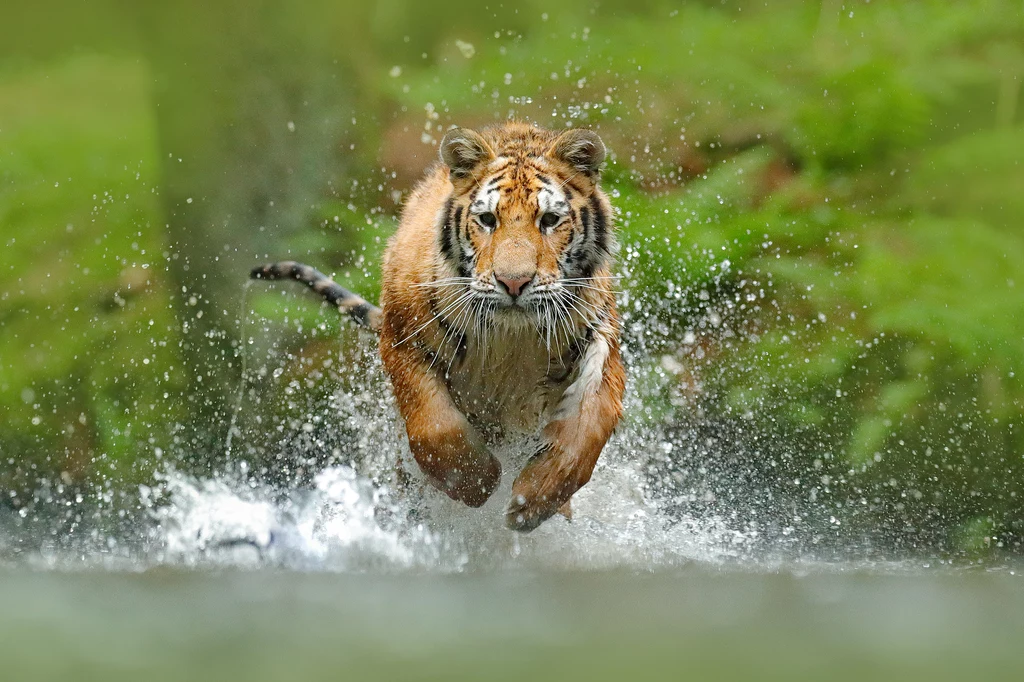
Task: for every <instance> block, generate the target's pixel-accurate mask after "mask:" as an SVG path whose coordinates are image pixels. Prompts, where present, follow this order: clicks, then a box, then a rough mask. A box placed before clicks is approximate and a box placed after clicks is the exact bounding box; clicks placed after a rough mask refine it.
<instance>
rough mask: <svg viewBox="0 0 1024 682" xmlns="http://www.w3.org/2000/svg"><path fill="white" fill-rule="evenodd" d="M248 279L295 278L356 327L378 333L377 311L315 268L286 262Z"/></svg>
mask: <svg viewBox="0 0 1024 682" xmlns="http://www.w3.org/2000/svg"><path fill="white" fill-rule="evenodd" d="M249 277H250V278H251V279H264V280H279V279H294V280H295V281H297V282H302V283H303V284H305V285H306V286H308V287H309V288H310V289H312V290H313V291H315V292H316V293H318V294H320V295H321V296H322V297H323V298H324V300H326V301H327V302H328V303H332V304H334V305H336V306H338V310H340V311H341V312H343V313H347V314H348V316H349V317H351V318H352V320H353V321H354V322H355V323H356V324H358V325H361V326H363V327H366V328H367V329H371V330H373V331H375V332H379V331H380V324H381V310H380V308H378V307H377V306H375V305H373V304H372V303H370V302H369V301H367V300H366V299H364V298H363V297H362V296H359V295H357V294H354V293H352V292H351V291H349V290H348V289H346V288H345V287H343V286H341V285H340V284H338V283H337V282H335V281H334V280H333V279H331V278H330V277H328V276H327V275H325V274H324V273H322V272H320V271H319V270H317V269H316V268H312V267H310V266H308V265H303V264H302V263H296V262H295V261H291V260H285V261H280V262H278V263H269V264H267V265H260V266H257V267H255V268H253V269H252V272H250V273H249Z"/></svg>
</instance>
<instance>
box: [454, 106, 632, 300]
mask: <svg viewBox="0 0 1024 682" xmlns="http://www.w3.org/2000/svg"><path fill="white" fill-rule="evenodd" d="M512 130H513V134H512V135H510V136H507V138H506V139H490V140H488V139H486V138H485V137H483V136H481V135H480V134H478V133H475V132H473V131H470V130H465V129H455V130H452V131H451V132H449V133H448V134H447V135H446V136H445V138H444V140H443V141H442V143H441V158H442V160H443V161H444V162H445V163H446V164H447V165H448V167H449V169H450V171H451V181H452V185H453V188H454V191H453V192H452V195H451V197H450V198H449V200H448V202H447V204H446V206H445V208H444V212H445V213H444V216H443V217H442V220H441V233H440V246H441V255H442V258H443V259H444V260H445V262H446V264H447V265H448V266H449V267H450V269H451V270H452V271H453V272H454V273H455V278H458V281H460V282H461V283H462V284H463V285H464V286H465V287H466V288H467V289H468V292H467V293H466V294H465V295H466V296H468V297H470V298H475V299H476V300H477V301H479V302H481V305H483V304H486V305H487V308H488V310H489V311H490V312H492V313H493V314H498V315H501V314H507V315H516V314H519V315H522V314H526V315H527V316H543V317H548V316H550V315H551V314H552V311H551V310H550V309H551V308H552V307H554V308H556V309H557V310H555V311H554V312H555V313H557V312H558V310H564V311H565V312H568V311H569V310H570V309H571V307H572V306H573V303H574V300H573V297H574V296H575V294H574V293H573V292H574V291H578V290H579V289H580V288H584V287H586V286H587V281H588V280H589V279H590V278H592V277H593V276H594V275H595V273H596V272H597V271H603V269H604V268H605V266H606V265H607V263H608V261H609V259H610V256H611V253H612V250H613V237H612V234H611V215H610V206H609V205H608V202H607V199H606V198H605V197H604V195H603V194H602V193H601V192H600V191H599V189H598V177H599V175H598V173H599V169H600V165H601V163H602V161H603V160H604V156H605V148H604V144H603V143H602V142H601V139H600V138H599V137H598V136H597V134H595V133H594V132H592V131H589V130H575V129H574V130H569V131H566V132H563V133H561V134H556V133H548V132H547V131H540V130H538V129H534V128H531V127H529V126H525V125H524V126H522V127H521V128H513V129H512ZM517 131H518V133H519V134H518V135H517V134H515V132H517ZM577 298H578V297H577Z"/></svg>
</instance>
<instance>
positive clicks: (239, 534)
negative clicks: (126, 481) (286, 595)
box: [144, 461, 756, 572]
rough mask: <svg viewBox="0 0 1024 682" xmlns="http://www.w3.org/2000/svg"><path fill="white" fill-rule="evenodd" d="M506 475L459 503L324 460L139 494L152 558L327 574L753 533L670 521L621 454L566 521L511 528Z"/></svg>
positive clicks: (569, 563)
mask: <svg viewBox="0 0 1024 682" xmlns="http://www.w3.org/2000/svg"><path fill="white" fill-rule="evenodd" d="M511 479H512V476H511V475H506V476H505V477H504V480H503V483H502V486H501V487H500V488H499V490H498V491H496V493H495V494H494V496H493V497H492V498H491V499H490V500H489V501H488V503H487V504H486V505H484V506H483V507H482V508H480V509H469V508H466V507H464V506H462V505H460V504H458V503H455V502H452V501H450V500H448V499H447V498H446V497H444V496H443V495H441V494H440V493H438V492H436V491H434V490H432V489H430V488H429V487H425V486H414V492H412V493H410V494H409V496H408V497H407V498H406V499H400V500H397V501H396V500H394V499H393V496H392V495H390V494H389V491H388V490H386V489H383V488H381V487H378V486H375V485H374V484H372V483H371V482H370V480H368V479H367V478H366V477H364V476H361V475H360V474H358V473H356V472H355V471H354V470H353V469H352V468H350V467H348V466H333V467H329V468H327V469H325V470H324V471H322V472H321V473H320V474H318V475H317V476H316V478H315V481H314V485H313V486H312V487H311V488H310V489H308V490H301V491H297V490H281V489H275V488H273V487H270V486H263V485H254V484H250V483H247V482H244V481H240V480H237V479H236V478H232V477H228V476H222V477H219V478H215V479H212V480H198V479H195V478H191V477H187V476H184V475H182V474H178V473H172V474H170V475H168V476H167V477H166V478H165V480H164V485H163V486H162V487H161V490H160V492H159V494H154V492H153V490H151V489H147V490H146V491H145V494H144V497H146V498H147V500H148V501H149V503H150V504H151V505H152V509H153V511H152V514H153V518H154V520H155V521H156V524H155V526H154V530H153V533H154V537H153V540H154V541H155V546H157V547H159V548H160V549H159V551H158V552H157V553H155V555H154V556H153V557H151V560H154V561H156V562H169V563H173V564H186V565H202V564H205V563H212V564H220V565H224V564H227V565H240V566H246V565H252V566H256V565H276V566H285V567H292V568H301V569H305V570H328V571H369V570H372V571H404V570H420V571H423V570H426V571H442V572H452V571H465V570H477V569H487V570H504V569H515V568H530V569H538V570H540V569H556V570H560V569H565V570H568V569H584V570H586V569H607V568H616V567H619V568H632V569H640V570H653V569H659V568H666V567H673V566H682V565H685V564H687V563H689V562H694V561H697V562H705V563H707V562H713V563H720V562H723V561H728V560H735V559H739V558H742V557H744V556H749V552H750V550H751V548H752V546H753V544H754V543H755V541H756V534H754V536H751V535H750V534H747V533H744V532H741V531H739V530H736V529H733V528H730V527H729V525H728V524H727V523H726V522H725V521H724V520H723V519H721V518H717V517H711V518H700V519H698V518H682V519H680V518H670V517H669V516H668V515H667V514H665V513H664V512H663V511H662V510H660V509H659V508H658V506H657V505H656V504H655V503H653V502H652V501H650V500H649V499H648V498H647V494H646V493H645V491H644V489H643V484H642V480H643V479H642V476H641V475H640V472H639V471H638V470H637V469H636V468H635V467H630V466H629V464H628V463H626V462H621V461H609V462H607V463H603V464H602V465H601V466H600V467H599V469H598V471H597V472H596V473H595V475H594V477H593V479H592V481H591V483H590V484H589V485H588V486H586V487H585V488H584V489H583V490H582V491H580V492H579V493H578V494H577V495H576V496H575V497H574V498H573V519H572V520H571V521H569V520H566V519H565V518H563V517H561V516H556V517H554V518H552V519H550V520H549V521H547V522H546V523H544V524H543V525H542V526H541V527H540V528H538V529H537V530H535V531H534V532H533V533H530V534H527V535H523V534H519V533H515V532H513V531H510V530H508V529H506V528H505V527H504V524H503V519H504V507H505V504H506V503H507V499H508V492H509V489H510V488H511ZM413 510H415V511H413ZM412 518H417V519H419V520H411V519H412Z"/></svg>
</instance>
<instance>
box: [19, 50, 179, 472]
mask: <svg viewBox="0 0 1024 682" xmlns="http://www.w3.org/2000/svg"><path fill="white" fill-rule="evenodd" d="M145 82H146V73H145V70H144V69H141V68H139V66H138V65H137V64H135V63H132V62H129V61H125V60H116V59H107V58H97V57H83V58H77V59H72V60H69V61H67V62H64V63H62V64H59V65H55V66H53V67H51V68H40V69H26V70H23V71H20V70H19V71H13V72H9V73H6V74H4V75H3V77H2V78H0V140H2V143H0V144H2V145H3V149H4V157H3V158H4V162H3V165H2V167H0V168H2V170H0V176H2V182H0V225H2V226H3V237H2V239H3V243H4V248H3V249H2V250H0V272H3V273H4V283H3V285H2V289H0V327H2V330H3V345H2V348H3V351H2V353H0V411H3V412H4V414H5V415H6V416H5V419H4V422H5V423H4V428H3V429H2V430H0V450H2V451H3V453H4V455H5V456H6V457H5V459H6V462H5V466H3V467H0V472H2V473H0V487H4V488H8V489H11V490H12V491H14V490H21V491H24V489H25V487H30V486H35V485H36V484H37V482H36V481H35V480H34V477H35V476H36V475H38V474H37V473H34V472H45V473H46V474H48V475H53V476H56V475H58V474H62V475H63V476H64V477H65V479H67V478H68V477H69V476H70V477H72V478H75V477H78V476H81V475H83V474H85V473H87V472H90V471H102V472H103V473H105V474H109V473H110V472H111V471H116V472H117V475H118V476H120V475H123V474H130V470H131V469H132V468H133V467H136V465H140V464H141V465H144V463H145V461H146V460H145V457H146V456H147V455H146V453H149V452H151V451H152V447H151V445H150V443H149V441H150V440H151V439H153V437H154V434H159V435H160V436H161V441H164V442H165V441H166V440H167V438H168V437H169V430H170V428H171V426H172V424H173V419H174V417H175V414H174V411H173V409H172V410H171V411H170V412H168V409H167V401H166V400H165V396H166V395H167V393H168V392H169V391H178V390H180V381H179V380H178V378H177V376H178V368H179V367H180V359H179V358H178V354H177V346H176V343H175V338H176V336H175V328H176V326H177V323H176V321H175V319H174V316H173V315H172V314H171V312H170V309H169V307H168V291H167V288H166V282H165V276H164V274H163V270H164V269H165V267H166V266H165V264H164V263H165V258H166V256H165V251H166V246H165V244H164V242H163V236H162V234H161V232H160V230H159V229H155V228H157V227H158V226H159V222H160V221H159V215H160V211H159V208H158V201H157V196H156V194H155V188H156V186H157V183H156V182H155V180H156V178H155V177H154V167H155V165H156V159H155V155H156V146H155V129H154V125H153V120H152V116H151V113H150V111H149V110H148V108H147V107H148V92H147V91H146V86H145ZM112 101H113V102H118V103H119V106H116V107H112V106H110V103H111V102H112ZM135 475H138V472H136V474H135ZM130 477H131V476H130Z"/></svg>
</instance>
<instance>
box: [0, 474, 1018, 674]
mask: <svg viewBox="0 0 1024 682" xmlns="http://www.w3.org/2000/svg"><path fill="white" fill-rule="evenodd" d="M612 460H613V461H611V462H609V463H606V464H604V465H603V466H602V468H601V469H600V470H599V472H598V475H597V476H595V479H594V481H593V484H592V485H591V486H588V487H587V488H585V489H584V491H582V492H581V493H580V494H579V495H578V496H577V499H576V509H575V517H574V519H573V520H572V521H571V522H569V521H566V520H565V519H562V518H560V517H556V518H555V519H553V520H551V521H549V522H548V523H545V524H544V525H543V526H541V527H540V528H539V529H538V530H537V531H535V532H534V533H531V534H529V535H519V534H515V533H512V532H510V531H506V530H504V529H503V528H502V527H501V519H502V513H501V512H502V504H503V501H504V500H503V492H504V491H499V493H498V494H497V495H496V496H495V498H494V499H493V500H492V501H491V502H489V503H488V504H487V505H486V506H485V507H484V508H483V509H482V510H479V511H477V510H468V509H464V508H461V507H459V506H458V505H455V504H448V503H447V502H445V501H444V500H442V499H441V498H440V496H434V497H433V498H432V502H431V506H430V509H429V514H428V515H427V517H428V518H429V520H428V521H425V522H422V523H415V522H408V521H406V522H402V523H395V522H393V521H392V522H388V521H387V518H386V517H384V516H382V515H381V506H382V505H383V504H384V501H383V500H382V498H381V496H380V493H379V491H378V490H376V489H375V488H374V486H372V485H370V483H369V481H367V480H365V479H363V478H362V477H361V475H359V474H357V473H356V472H355V471H354V470H353V469H350V468H348V467H344V466H336V467H329V468H327V469H325V470H324V471H323V472H321V473H320V474H319V475H318V476H317V477H316V479H315V481H314V484H313V485H312V486H311V487H309V488H308V489H306V490H304V491H302V492H297V491H290V492H288V493H286V494H282V493H281V491H280V490H275V489H273V488H271V487H260V486H254V485H252V484H249V483H243V482H238V481H235V480H233V479H231V478H228V477H220V478H215V479H208V480H201V479H195V478H190V477H187V476H183V475H178V474H171V475H168V476H167V477H166V479H165V481H164V484H163V486H161V491H160V497H162V498H163V499H164V502H163V503H161V504H154V505H153V509H152V511H151V514H152V517H153V519H154V522H153V523H152V524H150V525H149V530H148V531H147V533H148V538H147V539H146V540H145V541H142V540H141V539H139V538H136V541H135V542H121V543H119V542H117V541H115V540H114V539H113V538H110V537H108V538H100V540H101V541H100V542H83V543H82V544H81V545H80V546H79V547H78V548H77V549H75V548H74V547H73V546H68V545H63V546H60V547H59V548H58V545H57V544H53V545H47V544H46V543H43V544H42V545H41V549H40V548H38V547H37V548H36V549H33V550H32V551H15V552H12V551H10V550H11V548H8V551H7V552H6V553H5V556H6V557H7V559H6V562H5V563H3V564H0V605H2V608H0V679H2V680H104V681H105V682H115V681H117V680H141V679H145V680H235V679H238V680H248V681H258V680H320V679H323V680H368V679H379V680H418V679H423V680H430V679H438V680H441V679H443V680H449V681H450V680H479V679H488V680H492V679H493V680H517V681H520V680H541V679H552V680H555V679H557V680H576V679H579V680H634V679H695V680H755V679H756V680H776V679H778V680H823V679H831V680H917V679H921V680H974V679H999V680H1019V679H1024V641H1022V635H1024V581H1022V580H1021V578H1020V577H1019V575H1018V570H1017V568H1016V567H1014V566H1012V565H998V566H995V565H992V564H988V565H985V566H983V567H982V566H976V565H971V564H969V563H964V562H960V563H957V564H953V563H946V562H943V561H937V560H934V559H927V560H923V559H905V560H901V561H888V562H886V561H876V560H869V559H864V558H858V559H846V560H842V559H836V560H824V559H821V558H812V557H811V556H801V555H800V554H799V553H796V554H794V553H792V552H790V553H787V552H784V551H773V549H772V546H773V545H772V543H769V544H768V545H766V544H764V543H761V542H759V540H758V538H757V537H754V536H752V535H751V533H749V532H747V533H744V532H741V531H738V530H736V529H735V528H733V527H731V526H730V523H729V522H728V520H726V519H722V518H716V517H709V518H703V519H700V518H689V519H686V518H682V519H680V518H674V519H673V520H672V521H671V522H670V520H669V519H668V518H667V517H665V516H663V515H661V513H660V512H659V510H658V508H657V506H656V505H654V504H652V503H651V502H650V501H649V500H646V499H644V496H643V494H642V488H641V487H639V486H637V481H638V472H636V471H633V470H630V468H629V467H628V466H626V465H625V464H624V463H622V462H616V461H614V458H612ZM147 494H148V495H150V496H153V495H155V494H156V493H154V491H152V490H146V491H144V495H143V496H144V497H145V496H146V495H147ZM428 497H429V496H428Z"/></svg>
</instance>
